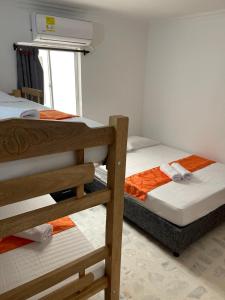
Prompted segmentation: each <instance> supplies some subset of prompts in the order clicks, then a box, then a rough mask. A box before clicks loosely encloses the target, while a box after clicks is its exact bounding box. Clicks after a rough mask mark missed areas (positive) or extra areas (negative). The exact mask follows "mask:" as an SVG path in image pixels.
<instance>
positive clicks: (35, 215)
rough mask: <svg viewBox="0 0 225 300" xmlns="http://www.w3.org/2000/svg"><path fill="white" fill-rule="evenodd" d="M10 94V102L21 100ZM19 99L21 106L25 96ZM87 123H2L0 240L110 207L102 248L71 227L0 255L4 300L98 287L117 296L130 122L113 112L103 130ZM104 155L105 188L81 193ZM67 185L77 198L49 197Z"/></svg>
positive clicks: (85, 294) (87, 293) (66, 295)
mask: <svg viewBox="0 0 225 300" xmlns="http://www.w3.org/2000/svg"><path fill="white" fill-rule="evenodd" d="M7 99H9V100H8V104H7V105H10V103H9V102H10V101H12V104H11V105H15V103H14V102H13V101H14V100H15V101H17V100H18V99H17V100H16V99H13V97H12V98H8V97H7ZM7 99H6V100H7ZM6 100H4V101H6ZM19 101H21V102H19V103H23V105H24V108H25V109H26V108H27V102H26V101H27V100H23V99H21V100H19ZM6 102H7V101H6ZM28 103H30V102H28ZM20 105H21V104H20ZM29 105H32V108H33V104H29ZM74 121H75V122H74ZM90 123H91V124H93V123H95V122H92V121H89V120H85V119H77V118H76V119H75V120H70V121H69V120H67V121H44V120H27V119H8V120H0V174H1V176H0V239H1V238H3V241H4V238H5V237H8V236H11V235H13V234H16V233H19V232H22V231H24V230H26V229H29V228H33V227H35V226H37V225H40V224H44V223H46V222H49V221H52V220H55V219H58V218H61V217H64V216H68V215H71V214H74V213H76V212H79V211H81V210H84V209H87V208H91V207H94V206H96V205H101V204H106V207H107V215H106V239H105V245H104V246H103V247H101V248H99V249H93V247H92V246H91V244H90V243H89V242H88V241H87V239H86V238H85V237H84V235H83V234H82V233H81V231H80V230H79V228H78V227H75V228H71V229H68V230H66V231H64V232H61V233H58V234H56V235H54V236H53V237H52V239H51V241H49V242H48V243H45V244H40V243H39V244H38V243H36V242H34V243H31V244H28V245H26V246H22V247H20V248H17V249H14V250H10V251H7V252H5V253H2V254H0V299H1V300H10V299H14V300H22V299H42V300H50V299H67V300H69V299H77V300H78V299H79V300H81V299H88V298H89V297H91V296H92V295H95V294H96V293H98V292H99V291H101V290H105V299H107V300H111V299H112V300H119V287H120V260H121V240H122V216H123V184H124V174H125V158H126V155H125V153H126V137H127V129H128V119H127V118H126V117H122V116H114V117H110V122H109V126H104V127H103V126H96V123H95V125H94V126H92V127H91V125H90ZM88 125H90V127H89V126H88ZM89 153H90V156H89ZM106 154H107V156H108V158H109V174H111V175H110V176H109V178H110V179H109V181H108V185H107V187H106V188H105V189H104V190H103V191H99V192H95V193H91V194H89V195H86V194H85V193H84V184H85V183H88V182H91V181H92V180H93V178H94V164H93V162H96V161H98V160H99V159H100V161H101V160H103V159H104V158H105V156H106ZM61 155H65V157H64V159H67V161H66V163H65V160H63V159H62V157H61ZM86 161H88V163H86ZM49 162H51V163H49ZM70 188H72V189H74V190H75V195H76V196H72V197H70V198H67V199H66V200H64V201H61V202H60V203H56V202H55V201H54V200H53V199H52V198H51V197H50V196H49V194H50V193H53V192H55V191H61V190H63V189H70Z"/></svg>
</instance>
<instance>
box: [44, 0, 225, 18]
mask: <svg viewBox="0 0 225 300" xmlns="http://www.w3.org/2000/svg"><path fill="white" fill-rule="evenodd" d="M45 2H48V3H57V4H68V5H73V6H77V7H79V8H86V7H88V8H92V9H104V10H109V11H114V12H119V13H122V14H127V15H130V16H133V17H140V18H144V19H146V20H148V19H150V18H161V17H180V16H185V15H190V14H199V13H208V12H214V11H219V10H222V9H224V10H225V0H46V1H45Z"/></svg>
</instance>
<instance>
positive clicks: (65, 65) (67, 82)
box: [39, 49, 82, 115]
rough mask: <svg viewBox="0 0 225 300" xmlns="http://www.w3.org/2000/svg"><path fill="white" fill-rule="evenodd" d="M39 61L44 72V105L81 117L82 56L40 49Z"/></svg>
mask: <svg viewBox="0 0 225 300" xmlns="http://www.w3.org/2000/svg"><path fill="white" fill-rule="evenodd" d="M39 59H40V61H41V64H42V67H43V71H44V105H46V106H48V107H50V108H52V109H56V110H60V111H63V112H66V113H72V114H79V115H81V114H82V107H81V89H80V54H78V53H74V52H68V51H58V50H42V49H40V50H39Z"/></svg>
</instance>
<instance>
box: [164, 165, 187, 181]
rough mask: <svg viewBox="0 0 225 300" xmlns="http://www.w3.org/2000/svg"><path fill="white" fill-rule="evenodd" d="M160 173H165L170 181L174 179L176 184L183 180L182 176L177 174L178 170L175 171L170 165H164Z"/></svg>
mask: <svg viewBox="0 0 225 300" xmlns="http://www.w3.org/2000/svg"><path fill="white" fill-rule="evenodd" d="M160 171H162V172H163V173H165V174H166V175H167V176H168V177H169V178H170V179H172V180H173V181H175V182H178V181H180V180H182V176H181V174H180V173H179V172H177V170H175V169H174V168H173V167H171V166H170V165H169V164H162V165H161V166H160Z"/></svg>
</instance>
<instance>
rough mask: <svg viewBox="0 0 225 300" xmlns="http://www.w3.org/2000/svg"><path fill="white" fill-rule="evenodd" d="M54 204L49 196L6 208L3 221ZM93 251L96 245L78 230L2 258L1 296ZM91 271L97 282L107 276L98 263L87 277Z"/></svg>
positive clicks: (0, 214)
mask: <svg viewBox="0 0 225 300" xmlns="http://www.w3.org/2000/svg"><path fill="white" fill-rule="evenodd" d="M54 203H55V201H54V200H53V199H52V198H51V197H50V196H48V195H45V196H42V197H36V198H33V199H29V200H26V201H23V202H21V203H17V204H13V205H8V206H4V207H1V208H0V219H3V218H6V217H9V216H13V215H16V214H19V213H22V212H25V211H30V210H32V209H36V208H39V207H43V206H47V205H51V204H54ZM92 250H93V247H92V245H91V244H90V243H89V241H88V240H87V239H86V238H85V236H84V235H83V234H82V232H81V231H80V230H79V229H78V227H77V226H76V227H75V228H71V229H69V230H66V231H64V232H61V233H58V234H56V235H54V236H53V237H52V238H51V239H50V240H49V241H47V242H44V243H37V242H33V243H31V244H29V245H26V246H23V247H20V248H17V249H15V250H12V251H9V252H6V253H3V254H0V294H2V293H4V292H6V291H8V290H10V289H13V288H15V287H17V286H19V285H21V284H23V283H26V282H27V281H30V280H32V279H35V278H37V277H39V276H41V275H43V274H45V273H47V272H50V271H52V270H54V269H56V268H58V267H60V266H62V265H64V264H66V263H69V262H71V261H73V260H75V259H77V258H79V257H81V256H83V255H85V254H87V253H89V252H91V251H92ZM89 271H91V272H93V274H94V276H95V279H98V278H100V277H101V276H103V275H104V264H103V263H102V262H101V263H98V264H96V265H95V266H93V267H91V268H89V269H88V270H87V273H88V272H89ZM76 278H77V275H75V276H72V277H70V278H69V279H67V280H65V281H63V282H61V283H59V284H57V285H56V286H54V287H52V288H50V289H48V290H46V291H44V292H42V293H40V294H38V295H36V296H34V297H32V298H30V299H32V300H33V299H39V298H40V297H41V296H44V295H46V294H48V293H49V292H51V291H53V290H54V289H56V288H58V287H60V286H62V285H64V284H65V283H68V282H70V281H72V280H74V279H76Z"/></svg>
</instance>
